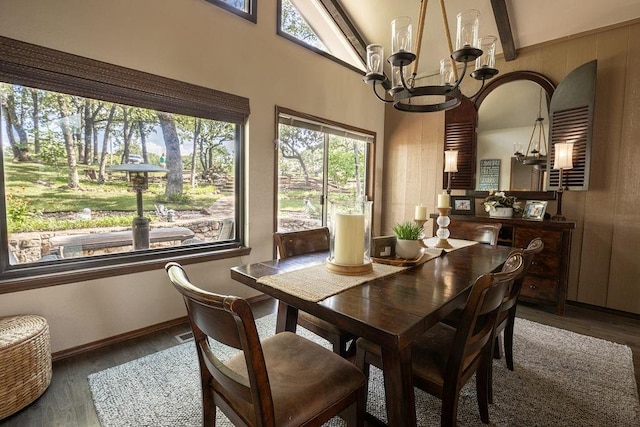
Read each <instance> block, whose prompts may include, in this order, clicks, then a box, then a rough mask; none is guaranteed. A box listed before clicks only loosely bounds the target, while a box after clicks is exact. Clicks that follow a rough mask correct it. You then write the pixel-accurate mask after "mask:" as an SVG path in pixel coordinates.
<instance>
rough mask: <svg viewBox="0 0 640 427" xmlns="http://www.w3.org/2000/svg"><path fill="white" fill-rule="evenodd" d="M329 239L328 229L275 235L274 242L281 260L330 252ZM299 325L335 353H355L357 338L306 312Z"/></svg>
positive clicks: (345, 355)
mask: <svg viewBox="0 0 640 427" xmlns="http://www.w3.org/2000/svg"><path fill="white" fill-rule="evenodd" d="M329 239H330V236H329V229H328V228H327V227H322V228H314V229H311V230H302V231H291V232H286V233H277V232H276V233H273V240H274V241H275V242H276V246H277V247H278V254H279V256H280V259H285V258H289V257H292V256H296V255H303V254H309V253H313V252H328V251H329ZM298 325H300V326H302V327H303V328H305V329H307V330H309V331H311V332H313V333H314V334H316V335H319V336H321V337H322V338H324V339H326V340H327V341H329V342H330V343H331V345H332V346H333V351H334V352H335V353H338V354H340V355H341V356H343V357H347V356H351V355H353V354H354V353H355V339H356V337H355V336H354V335H352V334H350V333H348V332H346V331H343V330H342V329H340V328H338V327H336V326H335V325H333V324H331V323H329V322H326V321H324V320H322V319H319V318H317V317H315V316H313V315H311V314H309V313H306V312H304V311H299V312H298Z"/></svg>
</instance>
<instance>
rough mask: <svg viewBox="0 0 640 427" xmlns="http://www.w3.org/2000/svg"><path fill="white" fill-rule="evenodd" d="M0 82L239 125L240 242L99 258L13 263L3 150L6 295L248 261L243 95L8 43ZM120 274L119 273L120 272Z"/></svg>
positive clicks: (1, 288) (1, 55)
mask: <svg viewBox="0 0 640 427" xmlns="http://www.w3.org/2000/svg"><path fill="white" fill-rule="evenodd" d="M0 81H2V82H4V83H9V84H19V85H24V86H30V87H35V88H39V89H44V90H53V91H58V92H62V93H66V94H70V95H77V96H84V97H90V98H94V99H99V100H103V101H107V102H115V103H121V104H127V105H134V106H136V107H143V108H149V109H153V110H158V111H165V112H168V113H173V114H182V115H189V116H194V117H201V118H204V119H211V120H220V121H228V122H232V123H234V124H236V137H237V138H240V139H239V140H238V141H239V142H238V144H237V147H238V149H237V151H236V153H235V156H236V157H235V166H236V167H235V177H234V178H235V186H236V188H235V216H234V220H235V221H236V224H237V226H236V228H235V238H234V239H233V240H229V241H224V242H221V243H218V242H206V243H201V244H194V245H188V246H184V247H183V246H176V247H166V248H156V249H146V250H140V251H135V252H126V253H114V254H107V255H99V256H94V257H83V258H71V259H61V260H55V261H45V262H37V263H29V264H18V265H10V264H9V256H8V251H9V245H8V241H9V240H8V238H9V236H8V231H7V215H6V212H7V206H6V202H5V188H4V150H0V176H1V177H2V182H3V185H2V186H0V216H1V217H2V218H0V225H1V226H2V227H0V294H3V293H8V292H16V291H23V290H27V289H36V288H41V287H47V286H54V285H61V284H66V283H73V282H78V281H84V280H91V279H99V278H105V277H113V276H118V275H122V274H131V273H137V272H142V271H148V270H155V269H159V268H163V267H164V264H165V263H166V262H167V261H169V260H172V261H179V262H181V263H183V264H191V263H197V262H204V261H211V260H217V259H225V258H230V257H237V256H241V255H247V254H249V253H250V251H251V250H250V248H248V247H245V246H244V227H243V226H242V225H243V224H244V218H245V194H244V185H243V182H244V176H245V164H244V158H245V154H244V151H245V145H246V144H245V141H244V137H245V126H246V121H247V119H248V116H249V113H250V109H249V100H248V99H247V98H243V97H240V96H237V95H232V94H228V93H225V92H220V91H217V90H214V89H210V88H205V87H201V86H196V85H192V84H189V83H185V82H180V81H177V80H173V79H169V78H166V77H160V76H156V75H153V74H149V73H145V72H141V71H137V70H132V69H129V68H124V67H120V66H116V65H113V64H108V63H105V62H101V61H96V60H93V59H89V58H85V57H81V56H77V55H73V54H69V53H66V52H61V51H57V50H53V49H49V48H45V47H42V46H37V45H33V44H30V43H25V42H22V41H18V40H13V39H9V38H5V37H1V36H0ZM114 267H117V268H114Z"/></svg>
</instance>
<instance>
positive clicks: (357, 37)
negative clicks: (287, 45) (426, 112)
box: [207, 0, 367, 76]
mask: <svg viewBox="0 0 640 427" xmlns="http://www.w3.org/2000/svg"><path fill="white" fill-rule="evenodd" d="M207 1H209V0H207ZM319 2H320V4H321V5H322V6H323V7H324V8H325V10H326V11H327V13H328V15H329V16H330V17H331V18H332V19H333V21H334V23H335V24H336V26H337V27H338V29H339V30H340V31H341V32H342V34H343V35H344V37H345V39H346V40H347V41H348V42H349V44H350V45H351V46H352V47H353V49H354V50H355V52H356V53H357V54H358V56H360V59H362V62H363V63H364V64H365V66H366V63H367V61H366V58H367V53H366V52H367V43H366V42H365V41H364V39H363V37H362V35H361V34H360V33H359V32H358V30H356V28H355V26H354V25H353V23H352V22H351V20H350V19H349V17H348V15H347V13H346V12H345V11H344V9H343V8H342V6H341V5H340V3H339V2H338V1H337V0H319ZM276 34H278V35H279V36H280V37H283V38H285V39H287V40H289V41H291V42H293V43H295V44H297V45H299V46H302V47H304V48H305V49H308V50H310V51H312V52H315V53H317V54H318V55H321V56H323V57H325V58H327V59H330V60H332V61H334V62H335V63H337V64H340V65H342V66H344V67H347V68H349V69H350V70H353V71H355V72H356V73H358V74H360V75H362V76H364V75H365V72H364V71H362V70H360V69H359V68H357V67H355V66H353V65H351V64H349V63H348V62H345V61H343V60H342V59H340V58H338V57H336V56H333V55H332V54H330V53H329V52H325V51H323V50H322V49H318V48H317V47H315V46H312V45H310V44H308V43H305V42H304V41H302V40H300V39H298V38H296V37H294V36H292V35H291V34H289V33H286V32H284V31H282V0H278V3H277V11H276Z"/></svg>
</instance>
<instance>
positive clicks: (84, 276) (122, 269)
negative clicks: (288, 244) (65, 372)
mask: <svg viewBox="0 0 640 427" xmlns="http://www.w3.org/2000/svg"><path fill="white" fill-rule="evenodd" d="M250 253H251V248H249V247H246V246H239V245H236V246H232V247H229V248H225V249H216V250H202V248H201V249H199V250H198V249H196V248H194V249H191V250H189V251H180V252H178V251H176V252H164V253H162V254H160V255H158V254H151V256H149V255H148V254H136V256H135V257H133V256H131V254H125V256H120V257H114V258H112V259H102V260H96V261H95V263H91V265H87V262H86V259H85V261H84V262H83V265H84V266H86V267H79V266H77V265H76V263H74V262H73V261H71V262H69V263H61V262H58V263H57V264H58V265H56V267H57V268H55V269H54V268H53V267H52V266H51V265H37V264H34V266H33V267H26V268H20V269H16V270H7V271H5V272H3V273H2V274H1V275H0V294H4V293H11V292H19V291H25V290H29V289H38V288H45V287H48V286H57V285H64V284H68V283H74V282H81V281H85V280H93V279H102V278H105V277H114V276H121V275H124V274H132V273H140V272H143V271H151V270H157V269H161V268H164V266H165V264H166V263H167V262H169V261H176V262H180V263H181V264H183V265H186V264H196V263H200V262H207V261H215V260H220V259H228V258H236V257H239V256H243V255H248V254H250Z"/></svg>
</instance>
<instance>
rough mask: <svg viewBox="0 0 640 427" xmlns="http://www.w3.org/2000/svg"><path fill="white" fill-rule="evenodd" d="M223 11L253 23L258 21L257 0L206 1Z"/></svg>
mask: <svg viewBox="0 0 640 427" xmlns="http://www.w3.org/2000/svg"><path fill="white" fill-rule="evenodd" d="M207 1H208V2H209V3H211V4H215V5H216V6H218V7H221V8H223V9H224V10H226V11H228V12H231V13H233V14H235V15H238V16H241V17H243V18H244V19H247V20H249V21H251V22H253V23H256V22H257V21H258V13H257V3H258V0H207Z"/></svg>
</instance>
